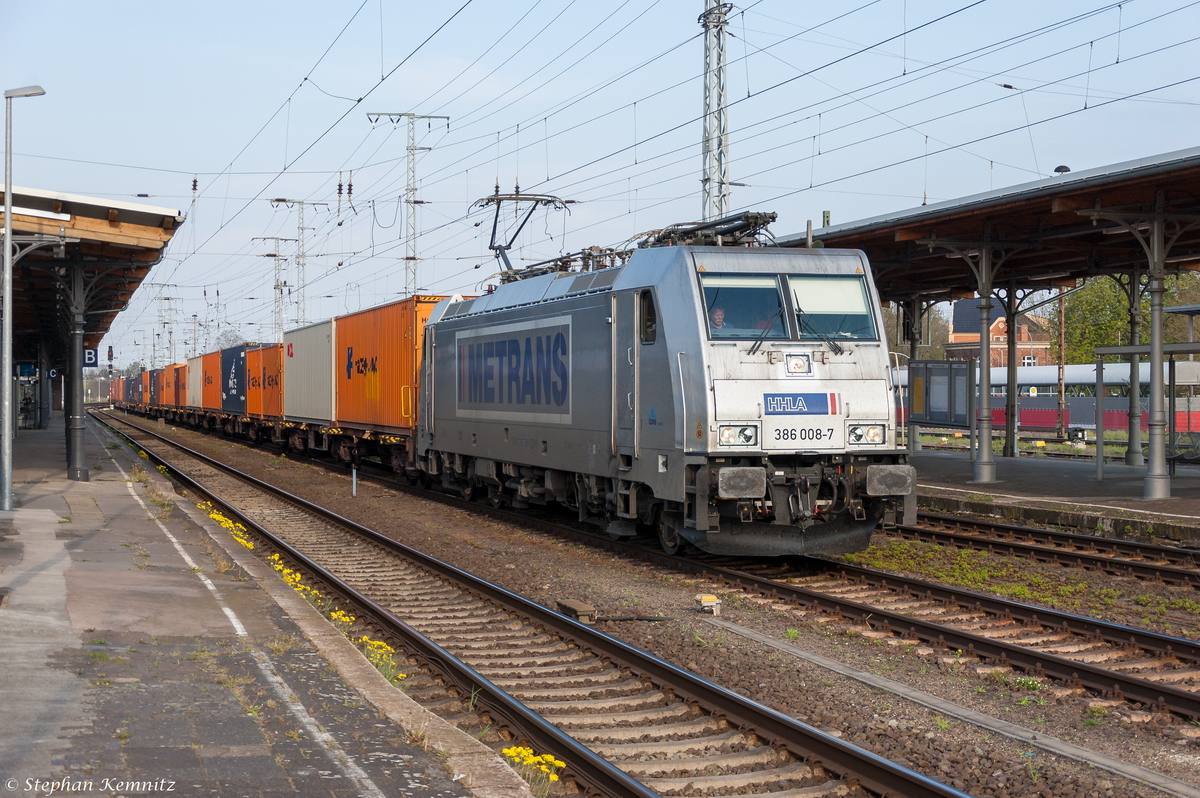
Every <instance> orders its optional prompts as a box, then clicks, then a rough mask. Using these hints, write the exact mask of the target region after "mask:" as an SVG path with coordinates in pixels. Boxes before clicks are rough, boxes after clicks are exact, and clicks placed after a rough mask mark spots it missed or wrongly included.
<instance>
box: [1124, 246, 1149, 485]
mask: <svg viewBox="0 0 1200 798" xmlns="http://www.w3.org/2000/svg"><path fill="white" fill-rule="evenodd" d="M1118 282H1119V281H1118ZM1126 294H1127V295H1128V297H1129V345H1130V346H1139V345H1140V344H1141V343H1142V278H1141V276H1140V275H1139V274H1138V270H1137V268H1134V270H1133V273H1132V274H1130V275H1129V285H1128V288H1127V290H1126ZM1150 362H1151V363H1154V362H1155V361H1154V360H1153V359H1151V361H1150ZM1151 370H1152V371H1153V369H1151ZM1151 380H1153V377H1152V378H1151ZM1144 464H1145V460H1143V459H1142V358H1141V355H1130V356H1129V445H1128V446H1126V447H1125V465H1131V466H1140V465H1144Z"/></svg>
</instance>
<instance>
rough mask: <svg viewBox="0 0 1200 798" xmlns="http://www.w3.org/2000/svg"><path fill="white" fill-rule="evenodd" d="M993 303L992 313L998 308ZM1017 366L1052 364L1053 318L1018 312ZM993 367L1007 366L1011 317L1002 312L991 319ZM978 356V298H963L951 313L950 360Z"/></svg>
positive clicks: (948, 346) (948, 356)
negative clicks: (997, 316) (1051, 331)
mask: <svg viewBox="0 0 1200 798" xmlns="http://www.w3.org/2000/svg"><path fill="white" fill-rule="evenodd" d="M998 309H999V308H998V306H997V303H995V302H993V308H992V313H993V314H996V313H997V311H998ZM1015 326H1016V334H1017V365H1018V366H1049V365H1053V361H1052V359H1051V351H1050V346H1051V336H1050V320H1049V319H1046V318H1044V317H1041V316H1030V315H1026V314H1024V313H1021V314H1018V315H1017V321H1016V325H1015ZM991 336H992V339H991V340H992V367H993V368H996V367H1000V366H1007V365H1008V320H1007V319H1006V318H1005V317H1004V315H1003V313H1000V314H999V318H996V317H995V316H993V319H992V329H991ZM973 357H979V299H978V297H976V298H974V299H960V300H958V301H957V302H955V303H954V306H953V309H952V311H951V314H950V340H949V342H948V343H947V344H946V359H947V360H970V359H971V358H973Z"/></svg>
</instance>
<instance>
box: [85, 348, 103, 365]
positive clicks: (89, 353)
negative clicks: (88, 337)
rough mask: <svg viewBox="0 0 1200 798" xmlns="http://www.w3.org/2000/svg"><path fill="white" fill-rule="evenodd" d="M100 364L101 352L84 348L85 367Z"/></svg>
mask: <svg viewBox="0 0 1200 798" xmlns="http://www.w3.org/2000/svg"><path fill="white" fill-rule="evenodd" d="M99 365H100V354H99V352H97V351H96V350H95V349H84V350H83V367H84V368H85V369H89V368H95V367H96V366H99Z"/></svg>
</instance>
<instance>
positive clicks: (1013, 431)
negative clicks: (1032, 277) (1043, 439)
mask: <svg viewBox="0 0 1200 798" xmlns="http://www.w3.org/2000/svg"><path fill="white" fill-rule="evenodd" d="M1019 304H1020V302H1019V300H1018V299H1017V284H1016V281H1015V280H1009V281H1008V288H1007V289H1006V290H1005V294H1004V327H1005V340H1006V341H1007V343H1008V346H1007V347H1006V349H1005V363H1006V364H1007V366H1008V369H1007V370H1006V376H1005V378H1004V383H1005V385H1007V386H1008V387H1007V389H1006V390H1005V393H1004V452H1003V454H1004V456H1005V457H1017V456H1018V455H1020V453H1021V452H1020V447H1019V446H1017V422H1018V421H1020V418H1019V413H1020V412H1021V411H1020V408H1018V407H1017V399H1018V397H1017V306H1018V305H1019Z"/></svg>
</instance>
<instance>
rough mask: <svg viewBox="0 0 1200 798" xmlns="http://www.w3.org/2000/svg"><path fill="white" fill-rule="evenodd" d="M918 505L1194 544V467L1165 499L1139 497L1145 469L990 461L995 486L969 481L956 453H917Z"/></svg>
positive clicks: (1198, 531) (965, 459)
mask: <svg viewBox="0 0 1200 798" xmlns="http://www.w3.org/2000/svg"><path fill="white" fill-rule="evenodd" d="M910 462H911V463H912V464H913V465H914V466H915V467H916V469H917V486H918V492H919V495H920V497H921V505H922V507H923V508H927V509H933V510H946V511H957V510H962V511H970V512H989V513H993V514H996V515H1000V516H1003V517H1006V518H1009V519H1011V520H1012V521H1013V522H1014V523H1016V522H1027V523H1031V524H1038V523H1057V521H1055V520H1054V519H1055V518H1062V519H1064V520H1063V522H1064V523H1069V524H1071V525H1074V526H1080V527H1085V528H1087V529H1090V530H1093V531H1094V533H1095V534H1101V535H1105V536H1110V537H1112V536H1117V537H1162V538H1173V539H1175V540H1178V541H1181V542H1184V543H1188V544H1190V545H1200V468H1198V467H1195V466H1180V467H1179V468H1178V469H1177V472H1176V475H1175V476H1174V477H1173V478H1172V479H1171V497H1170V498H1168V499H1157V500H1146V499H1143V498H1142V496H1143V490H1144V484H1145V482H1144V479H1145V474H1146V469H1145V467H1137V466H1127V465H1118V464H1114V463H1106V464H1105V466H1104V479H1103V480H1097V479H1096V463H1095V461H1094V460H1063V459H1056V458H1050V457H1042V456H1032V457H996V459H995V463H996V481H995V482H988V483H977V482H975V481H974V463H973V462H972V461H971V459H970V458H969V456H968V455H967V454H966V453H963V452H945V451H931V450H928V449H926V450H923V451H920V452H916V453H914V454H913V455H911V456H910Z"/></svg>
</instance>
